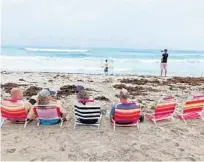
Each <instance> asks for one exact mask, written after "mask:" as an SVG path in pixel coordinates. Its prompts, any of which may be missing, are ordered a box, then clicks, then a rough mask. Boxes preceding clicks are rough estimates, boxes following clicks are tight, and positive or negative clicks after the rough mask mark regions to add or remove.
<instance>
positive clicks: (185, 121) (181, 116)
mask: <svg viewBox="0 0 204 162" xmlns="http://www.w3.org/2000/svg"><path fill="white" fill-rule="evenodd" d="M181 118H182V119H183V121H184V123H185V124H186V120H185V119H184V117H183V115H182V116H181Z"/></svg>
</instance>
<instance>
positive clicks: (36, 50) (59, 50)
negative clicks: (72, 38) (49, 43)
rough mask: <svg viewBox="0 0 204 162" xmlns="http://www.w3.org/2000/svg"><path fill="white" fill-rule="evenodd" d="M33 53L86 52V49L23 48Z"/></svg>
mask: <svg viewBox="0 0 204 162" xmlns="http://www.w3.org/2000/svg"><path fill="white" fill-rule="evenodd" d="M24 50H26V51H33V52H88V51H89V50H88V49H54V48H24Z"/></svg>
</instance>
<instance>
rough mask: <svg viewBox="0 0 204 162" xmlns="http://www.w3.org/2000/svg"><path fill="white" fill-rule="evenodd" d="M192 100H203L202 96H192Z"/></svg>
mask: <svg viewBox="0 0 204 162" xmlns="http://www.w3.org/2000/svg"><path fill="white" fill-rule="evenodd" d="M193 99H194V100H196V99H204V94H201V95H197V96H193Z"/></svg>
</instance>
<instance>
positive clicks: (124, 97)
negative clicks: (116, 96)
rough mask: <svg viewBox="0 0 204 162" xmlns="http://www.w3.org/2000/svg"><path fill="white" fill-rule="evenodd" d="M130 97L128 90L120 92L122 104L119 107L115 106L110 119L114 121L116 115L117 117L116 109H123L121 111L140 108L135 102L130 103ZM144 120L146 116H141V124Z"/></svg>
mask: <svg viewBox="0 0 204 162" xmlns="http://www.w3.org/2000/svg"><path fill="white" fill-rule="evenodd" d="M128 97H129V93H128V91H127V90H126V89H124V88H123V89H122V90H121V91H120V104H117V105H113V106H112V109H111V112H110V119H111V120H112V119H114V115H115V109H116V107H117V108H119V109H120V108H121V109H135V108H137V107H138V108H139V106H138V105H137V104H136V103H135V102H130V101H128ZM143 120H144V115H140V122H142V121H143Z"/></svg>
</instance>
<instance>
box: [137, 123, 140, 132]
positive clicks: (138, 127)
mask: <svg viewBox="0 0 204 162" xmlns="http://www.w3.org/2000/svg"><path fill="white" fill-rule="evenodd" d="M137 129H138V130H139V129H140V126H139V122H137Z"/></svg>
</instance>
